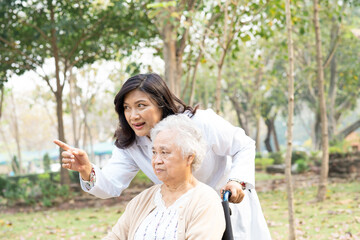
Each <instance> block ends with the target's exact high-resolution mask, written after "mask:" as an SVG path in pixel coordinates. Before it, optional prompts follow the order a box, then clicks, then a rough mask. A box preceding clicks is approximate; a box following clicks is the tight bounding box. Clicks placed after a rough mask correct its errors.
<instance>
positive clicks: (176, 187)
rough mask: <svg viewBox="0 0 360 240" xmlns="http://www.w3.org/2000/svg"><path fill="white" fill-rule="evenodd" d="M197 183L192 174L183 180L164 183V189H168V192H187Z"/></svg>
mask: <svg viewBox="0 0 360 240" xmlns="http://www.w3.org/2000/svg"><path fill="white" fill-rule="evenodd" d="M196 184H197V180H196V178H194V177H193V176H192V175H191V176H189V177H188V178H186V179H185V180H184V181H181V182H177V183H164V184H163V186H164V190H166V191H168V192H169V193H176V192H177V193H184V192H187V191H188V190H189V189H191V188H193V187H195V186H196Z"/></svg>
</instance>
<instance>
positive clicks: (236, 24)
mask: <svg viewBox="0 0 360 240" xmlns="http://www.w3.org/2000/svg"><path fill="white" fill-rule="evenodd" d="M264 2H265V3H263V1H260V3H255V2H248V3H246V4H244V5H245V6H242V7H244V8H245V9H246V10H244V9H242V8H240V2H239V1H225V3H220V2H219V3H218V4H216V5H215V6H213V7H212V9H211V12H210V13H209V14H208V15H210V16H212V17H214V16H217V15H219V17H216V18H217V21H216V22H215V24H213V25H212V26H210V27H209V34H208V35H209V38H210V40H211V39H212V42H213V43H214V44H213V45H212V46H211V47H212V49H215V51H214V50H213V51H211V50H210V49H205V46H204V45H203V46H201V47H202V48H203V51H204V53H205V56H206V58H207V59H208V60H210V61H211V62H212V63H213V65H214V66H216V68H217V73H216V75H217V79H216V92H215V111H216V112H217V113H219V112H220V107H221V88H222V86H221V81H222V71H223V66H224V62H225V58H226V56H227V54H228V53H229V51H230V50H232V51H233V52H236V51H238V50H239V47H238V44H239V41H243V42H246V41H249V40H250V39H251V37H250V35H249V34H248V33H246V32H244V29H243V27H244V26H253V25H256V24H255V20H257V17H258V15H259V14H260V13H262V11H263V10H264V8H265V7H266V5H267V1H264ZM249 16H250V19H248V18H249ZM244 19H247V20H244ZM210 40H209V41H208V42H211V41H210ZM202 44H204V41H202Z"/></svg>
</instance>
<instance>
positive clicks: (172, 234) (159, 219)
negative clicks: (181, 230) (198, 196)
mask: <svg viewBox="0 0 360 240" xmlns="http://www.w3.org/2000/svg"><path fill="white" fill-rule="evenodd" d="M193 191H194V188H192V189H190V190H189V191H187V192H186V193H185V194H183V195H182V196H181V197H180V198H178V199H177V200H176V201H175V202H174V203H173V204H172V205H171V206H169V207H166V206H165V203H164V201H163V199H162V195H161V188H159V190H158V191H157V192H156V195H155V199H154V202H155V205H156V208H155V209H154V210H153V211H152V212H151V213H150V214H149V215H148V216H147V217H146V218H145V219H144V220H143V221H142V223H141V224H140V226H139V228H138V229H137V230H136V233H135V237H134V240H145V239H146V240H148V239H152V240H160V239H161V240H170V239H174V240H176V239H177V225H178V218H179V211H178V210H179V208H182V207H184V205H185V204H186V202H187V201H188V200H189V199H190V197H191V195H192V192H193Z"/></svg>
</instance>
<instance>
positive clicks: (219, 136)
mask: <svg viewBox="0 0 360 240" xmlns="http://www.w3.org/2000/svg"><path fill="white" fill-rule="evenodd" d="M207 111H208V112H209V113H208V114H209V115H208V116H207V118H208V119H211V121H208V123H207V125H206V128H207V129H206V131H207V132H208V136H207V139H208V141H209V144H210V145H211V148H212V150H213V151H214V152H215V153H216V154H217V155H222V156H231V157H232V165H231V171H230V174H229V176H228V178H229V179H231V178H234V179H237V180H239V181H243V182H245V183H246V187H247V188H254V187H255V141H254V140H252V139H251V138H250V137H249V136H247V135H246V134H245V132H244V130H243V129H241V128H239V127H235V126H233V125H232V124H230V123H229V122H228V121H226V120H225V119H223V118H222V117H220V116H219V115H217V114H215V113H214V112H213V111H209V110H207Z"/></svg>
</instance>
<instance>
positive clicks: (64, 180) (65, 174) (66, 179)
mask: <svg viewBox="0 0 360 240" xmlns="http://www.w3.org/2000/svg"><path fill="white" fill-rule="evenodd" d="M48 5H49V9H50V21H51V23H52V26H55V15H54V14H55V13H54V6H53V5H52V1H51V0H48ZM51 47H52V50H53V54H54V59H55V77H56V92H55V98H56V114H57V120H58V134H59V140H60V141H63V142H66V140H65V132H64V122H63V107H62V91H63V85H62V84H61V82H60V67H59V52H58V47H57V38H56V29H55V28H54V27H53V28H52V29H51ZM64 75H65V74H64ZM65 81H66V79H64V84H65ZM61 152H62V149H61V148H59V159H60V165H61V158H62V157H61ZM60 176H61V179H60V183H61V185H64V184H66V185H70V176H69V171H68V170H67V169H65V168H62V167H61V168H60Z"/></svg>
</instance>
